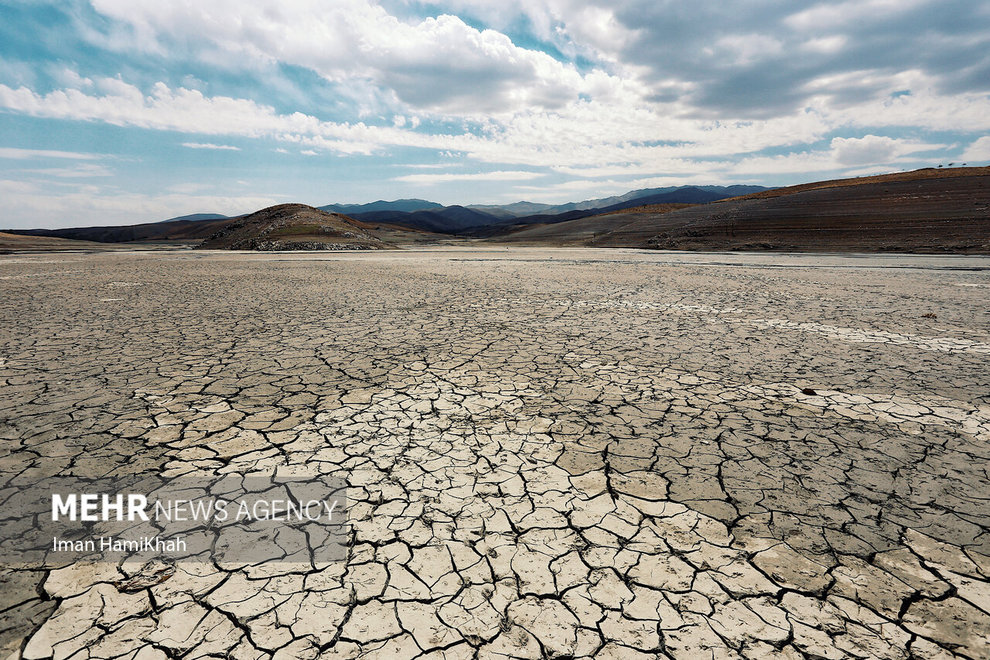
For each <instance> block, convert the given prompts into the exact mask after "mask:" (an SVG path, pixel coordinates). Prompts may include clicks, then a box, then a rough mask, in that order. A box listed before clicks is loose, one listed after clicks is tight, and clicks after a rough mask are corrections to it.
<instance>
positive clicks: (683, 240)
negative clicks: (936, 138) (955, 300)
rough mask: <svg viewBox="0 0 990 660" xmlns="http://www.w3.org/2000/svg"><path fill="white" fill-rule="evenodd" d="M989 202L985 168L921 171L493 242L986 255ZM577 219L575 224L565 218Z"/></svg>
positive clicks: (628, 214) (600, 219) (586, 221)
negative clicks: (589, 233) (590, 233)
mask: <svg viewBox="0 0 990 660" xmlns="http://www.w3.org/2000/svg"><path fill="white" fill-rule="evenodd" d="M988 209H990V167H979V168H976V167H970V168H956V169H948V170H945V169H942V170H933V169H926V170H918V171H915V172H903V173H898V174H890V175H884V176H876V177H862V178H857V179H843V180H836V181H822V182H816V183H810V184H803V185H800V186H791V187H788V188H778V189H774V190H767V191H763V192H759V193H754V194H752V195H746V196H744V197H736V198H732V199H727V200H721V201H718V202H712V203H710V204H703V205H698V206H693V207H690V208H684V209H679V210H674V211H669V212H666V213H656V212H650V210H649V209H628V210H626V211H623V212H621V213H616V214H611V215H608V216H595V217H593V218H583V219H582V220H580V221H570V222H564V223H560V224H559V225H555V226H553V227H547V228H543V229H542V230H540V229H539V228H537V229H534V230H524V231H520V232H516V233H514V234H512V235H511V237H502V238H500V239H496V240H503V241H505V240H509V241H511V242H529V243H543V244H559V245H573V244H575V241H577V243H578V244H581V245H591V246H602V247H650V248H660V249H677V250H794V251H810V252H829V251H844V252H857V251H863V252H927V253H931V252H960V253H990V210H988ZM577 222H580V223H583V224H581V225H576V224H572V223H577ZM592 226H593V227H594V231H593V232H592V235H591V236H588V235H587V233H588V229H589V227H592Z"/></svg>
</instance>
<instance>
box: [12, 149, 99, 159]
mask: <svg viewBox="0 0 990 660" xmlns="http://www.w3.org/2000/svg"><path fill="white" fill-rule="evenodd" d="M0 158H10V159H13V160H26V159H29V158H67V159H70V160H96V159H98V158H103V156H101V155H99V154H87V153H79V152H76V151H53V150H49V149H15V148H13V147H0Z"/></svg>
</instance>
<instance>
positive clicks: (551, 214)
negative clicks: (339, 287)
mask: <svg viewBox="0 0 990 660" xmlns="http://www.w3.org/2000/svg"><path fill="white" fill-rule="evenodd" d="M767 190H769V189H767V188H763V187H762V186H680V187H668V188H646V189H642V190H631V191H629V192H627V193H625V194H624V195H618V196H615V197H603V198H600V199H590V200H585V201H583V202H572V203H569V204H557V205H550V204H541V203H537V202H515V203H513V204H505V205H473V206H442V205H441V204H438V203H437V202H431V201H428V200H424V199H397V200H393V201H385V200H378V201H377V202H371V203H368V204H328V205H326V206H322V207H319V208H320V210H321V211H326V212H329V213H339V214H342V215H347V216H350V217H352V218H356V219H359V220H362V221H365V222H371V223H386V224H391V225H395V226H397V227H405V228H407V229H415V230H422V231H428V232H436V233H443V234H454V235H458V234H464V235H470V236H492V235H495V234H498V233H500V232H503V231H504V230H505V228H506V227H512V226H516V225H525V224H547V223H554V222H563V221H566V220H573V219H577V218H583V217H587V216H589V215H594V214H596V213H605V212H608V211H614V210H617V209H623V208H629V207H631V206H642V205H644V204H703V203H707V202H711V201H715V200H719V199H724V198H727V197H736V196H740V195H744V194H749V193H753V192H758V191H767ZM308 208H312V207H308ZM238 217H243V216H238ZM234 220H237V218H229V217H225V216H222V215H220V214H217V213H194V214H191V215H184V216H179V217H177V218H169V219H168V220H162V221H160V222H146V223H142V224H137V225H127V226H122V227H75V228H70V229H26V230H24V229H21V230H9V231H11V232H12V233H17V234H23V235H32V236H52V237H58V238H71V239H76V240H87V241H98V242H101V243H126V242H131V241H175V240H178V241H193V240H203V239H204V238H207V237H209V236H212V235H213V234H215V233H216V232H217V231H218V230H219V229H220V228H221V227H223V226H224V225H226V224H228V223H230V222H232V221H234Z"/></svg>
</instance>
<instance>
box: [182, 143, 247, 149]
mask: <svg viewBox="0 0 990 660" xmlns="http://www.w3.org/2000/svg"><path fill="white" fill-rule="evenodd" d="M182 146H183V147H187V148H189V149H216V150H220V151H240V150H241V148H240V147H234V146H231V145H229V144H213V143H212V142H183V143H182Z"/></svg>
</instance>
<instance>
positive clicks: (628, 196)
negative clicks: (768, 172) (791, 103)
mask: <svg viewBox="0 0 990 660" xmlns="http://www.w3.org/2000/svg"><path fill="white" fill-rule="evenodd" d="M762 190H768V188H765V187H764V186H744V185H732V186H667V187H666V188H641V189H639V190H630V191H629V192H627V193H625V194H623V195H616V196H614V197H600V198H598V199H586V200H584V201H583V202H569V203H567V204H539V203H535V202H515V203H514V204H504V205H501V206H481V205H471V206H468V208H470V209H475V210H478V211H482V212H484V213H490V214H492V215H496V216H497V215H499V214H500V213H501V214H502V215H503V216H504V215H505V214H509V215H512V216H515V217H517V218H523V217H527V216H534V215H541V216H543V215H555V214H558V213H569V212H571V211H588V210H591V209H604V208H609V207H614V206H616V205H617V204H623V203H625V202H628V201H631V200H634V199H643V198H650V197H656V196H658V195H666V194H668V193H678V192H680V191H684V192H685V194H684V195H683V196H677V195H673V196H672V197H670V198H669V199H668V200H667V201H668V202H669V203H675V204H680V203H683V204H702V203H706V202H711V201H715V200H718V199H726V198H728V197H738V196H740V195H749V194H750V193H755V192H760V191H762ZM697 191H702V192H705V193H710V194H711V195H710V196H704V195H699V194H698V193H697ZM650 203H660V202H643V204H650Z"/></svg>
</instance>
